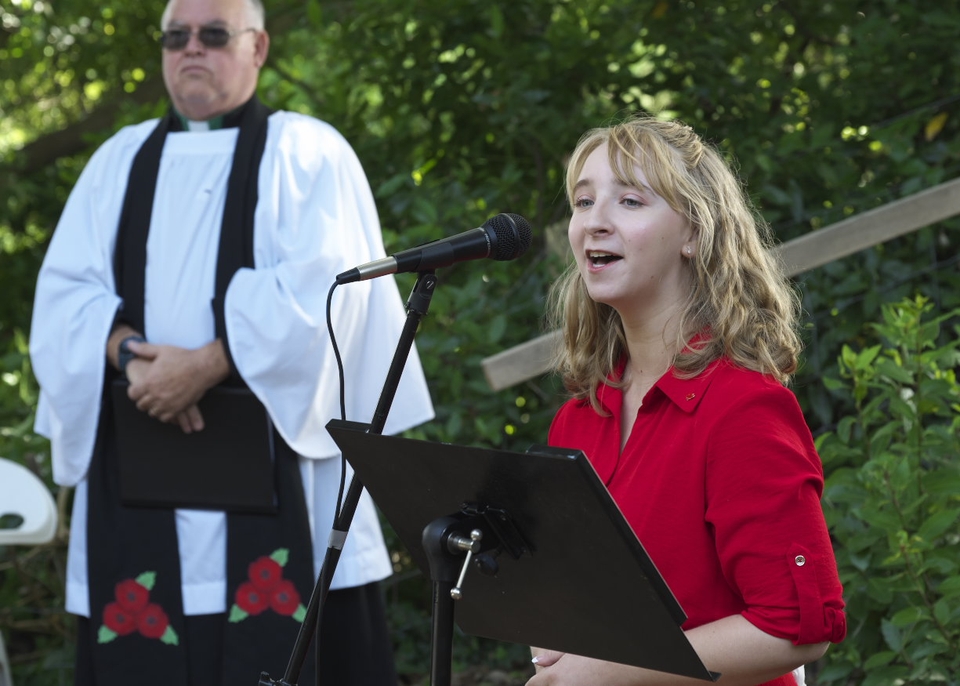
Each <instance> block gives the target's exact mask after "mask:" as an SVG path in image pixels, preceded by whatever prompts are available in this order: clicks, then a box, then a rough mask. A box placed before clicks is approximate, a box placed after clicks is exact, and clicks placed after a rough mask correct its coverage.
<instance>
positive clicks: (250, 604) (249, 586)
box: [236, 581, 270, 615]
mask: <svg viewBox="0 0 960 686" xmlns="http://www.w3.org/2000/svg"><path fill="white" fill-rule="evenodd" d="M236 603H237V606H238V607H239V608H240V609H241V610H243V611H244V612H246V613H247V614H248V615H258V614H260V613H261V612H263V611H264V610H266V609H267V607H269V605H270V598H269V597H268V595H267V594H266V593H264V592H263V591H261V590H260V589H259V588H257V587H256V586H255V585H254V583H253V582H252V581H245V582H244V583H242V584H240V588H238V589H237V596H236Z"/></svg>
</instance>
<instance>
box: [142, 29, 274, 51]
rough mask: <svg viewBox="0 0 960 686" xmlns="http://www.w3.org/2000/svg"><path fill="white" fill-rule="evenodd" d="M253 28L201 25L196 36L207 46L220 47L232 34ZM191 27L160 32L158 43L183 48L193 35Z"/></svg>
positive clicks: (172, 47) (171, 48)
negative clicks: (236, 28)
mask: <svg viewBox="0 0 960 686" xmlns="http://www.w3.org/2000/svg"><path fill="white" fill-rule="evenodd" d="M256 30H257V29H255V28H252V27H251V28H248V29H240V30H237V31H230V30H229V29H225V28H223V27H222V26H201V27H200V28H199V29H197V32H196V33H197V38H199V39H200V42H201V43H203V44H204V46H206V47H208V48H222V47H223V46H225V45H226V44H227V43H229V42H230V39H231V38H233V37H234V36H239V35H240V34H241V33H246V32H247V31H256ZM193 33H194V32H193V29H167V30H166V31H163V32H161V34H160V45H161V46H162V47H163V48H164V49H165V50H183V49H184V48H185V47H187V43H189V42H190V36H192V35H193Z"/></svg>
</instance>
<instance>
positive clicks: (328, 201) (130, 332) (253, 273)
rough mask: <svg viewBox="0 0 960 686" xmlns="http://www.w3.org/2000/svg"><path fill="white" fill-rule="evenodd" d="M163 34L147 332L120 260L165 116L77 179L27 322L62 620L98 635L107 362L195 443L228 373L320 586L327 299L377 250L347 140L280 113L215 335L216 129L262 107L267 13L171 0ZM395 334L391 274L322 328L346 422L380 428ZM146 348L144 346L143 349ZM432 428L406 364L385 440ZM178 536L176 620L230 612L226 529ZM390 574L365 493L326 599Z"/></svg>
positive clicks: (200, 526) (225, 162) (328, 501)
mask: <svg viewBox="0 0 960 686" xmlns="http://www.w3.org/2000/svg"><path fill="white" fill-rule="evenodd" d="M162 26H163V28H164V31H165V35H164V49H163V70H164V79H165V82H166V85H167V90H168V92H169V94H170V96H171V100H172V105H173V108H174V110H175V113H176V115H177V117H178V119H179V120H180V122H181V123H182V130H171V132H170V133H169V134H168V135H167V137H166V142H165V143H164V147H163V152H162V157H161V159H160V163H159V171H158V174H157V181H156V190H155V196H154V202H153V208H152V215H151V217H150V226H151V231H150V233H149V238H148V241H147V245H146V250H147V265H146V269H145V281H144V287H143V292H144V298H143V318H144V327H145V329H146V331H138V330H135V329H133V328H131V327H130V326H129V325H128V324H126V323H124V321H123V319H122V318H121V317H118V313H119V312H122V305H123V303H122V299H121V298H120V296H119V295H118V294H117V286H116V284H115V274H114V264H113V260H114V249H115V246H116V242H117V227H118V221H119V219H120V213H121V208H122V206H123V203H124V198H125V192H126V191H127V187H126V186H127V184H126V181H127V178H128V173H129V170H130V168H131V165H132V163H133V159H134V156H135V155H136V154H137V152H138V150H139V149H140V147H141V145H142V144H143V143H144V141H145V140H146V139H147V137H148V136H149V135H150V134H151V132H152V131H153V130H154V129H155V128H156V126H157V121H156V120H152V121H148V122H144V123H142V124H139V125H135V126H129V127H126V128H124V129H122V130H121V131H120V132H118V133H117V134H116V135H114V136H113V137H112V138H111V139H110V140H108V141H107V142H106V143H105V144H104V145H103V146H101V147H100V148H99V149H98V150H97V151H96V153H95V154H94V155H93V157H92V158H91V160H90V162H89V164H88V165H87V167H86V168H85V169H84V171H83V173H82V174H81V176H80V179H79V181H78V182H77V185H76V187H75V188H74V190H73V192H72V193H71V195H70V198H69V200H68V202H67V204H66V207H65V209H64V212H63V215H62V217H61V219H60V222H59V224H58V226H57V228H56V231H55V233H54V235H53V238H52V240H51V243H50V247H49V250H48V252H47V254H46V257H45V260H44V263H43V267H42V269H41V272H40V275H39V280H38V285H37V292H36V300H35V309H34V314H33V326H32V334H31V342H30V350H31V357H32V360H33V365H34V369H35V372H36V376H37V378H38V380H39V383H40V388H41V396H40V404H39V409H38V412H37V420H36V427H37V430H38V432H40V433H41V434H43V435H45V436H48V437H49V438H50V440H51V449H52V457H53V467H54V477H55V479H56V481H57V483H59V484H61V485H64V486H76V495H75V502H74V514H73V518H72V527H71V538H70V546H69V561H68V570H67V601H66V602H67V609H68V611H69V612H71V613H74V614H77V615H80V616H84V617H90V618H91V622H92V624H93V627H94V629H95V628H96V626H97V625H98V624H99V621H100V620H99V617H92V616H91V607H90V603H89V594H88V566H87V535H86V533H87V532H86V512H87V508H88V505H89V506H90V507H96V506H97V504H96V503H92V502H89V503H88V488H87V484H88V476H89V473H88V472H89V468H90V465H91V455H92V453H93V451H94V446H95V442H96V440H97V431H98V418H99V413H98V411H97V408H99V407H100V403H101V394H102V392H103V387H104V379H105V371H106V370H108V367H107V365H109V366H110V367H114V368H119V367H120V366H121V364H122V366H123V367H124V371H125V372H126V375H127V377H128V378H129V380H130V383H131V386H130V389H131V390H130V395H131V397H132V398H133V399H134V400H135V401H137V406H138V408H139V409H140V410H141V411H143V412H147V413H149V414H150V415H151V416H154V417H156V418H157V419H159V420H161V421H165V422H169V423H172V424H175V425H178V426H180V427H181V429H182V430H184V431H187V432H191V431H198V430H202V429H203V417H202V416H201V415H200V413H199V411H198V410H197V405H196V403H197V400H198V399H199V398H200V397H202V395H203V394H204V392H205V391H206V390H207V389H209V388H210V387H212V386H214V385H215V384H217V383H220V382H221V381H223V380H224V379H225V378H226V377H227V376H228V375H229V373H230V371H231V368H235V370H236V371H237V372H238V373H239V375H240V376H241V377H242V379H243V381H244V382H245V383H246V384H247V385H248V386H249V388H250V389H251V390H252V391H253V393H254V394H255V395H256V397H257V398H258V399H259V400H260V401H261V402H262V403H263V405H264V406H265V407H266V409H267V411H268V412H269V414H270V417H271V418H272V420H273V422H274V424H275V426H276V429H277V431H278V432H279V434H280V436H282V438H283V439H284V440H285V441H286V443H287V444H289V446H290V447H291V448H292V449H293V450H294V451H295V452H296V453H297V454H299V456H300V457H299V465H300V473H301V477H302V480H303V489H304V493H305V500H306V505H307V510H308V512H309V518H310V524H311V528H312V535H313V555H314V565H315V569H314V573H315V574H316V573H319V567H320V563H321V562H322V560H323V555H324V552H325V550H326V547H327V541H328V535H329V531H330V529H331V524H332V519H333V515H334V506H335V502H336V497H337V491H338V487H339V483H340V460H339V459H338V458H339V451H338V448H337V446H336V444H335V443H334V442H333V441H332V439H331V438H330V436H329V435H328V434H327V432H326V430H325V428H324V426H325V424H326V423H327V421H329V420H330V419H332V418H335V417H339V416H340V410H339V399H338V390H339V385H338V375H337V366H336V362H335V358H334V355H333V351H332V348H331V346H330V342H329V338H328V334H327V328H326V320H325V308H326V296H327V293H328V289H329V287H330V285H331V283H332V282H333V280H334V277H335V275H336V274H338V273H340V272H342V271H345V270H347V269H349V268H351V267H354V266H356V265H358V264H362V263H365V262H368V261H371V260H375V259H378V258H380V257H382V256H383V255H384V251H383V246H382V238H381V234H380V226H379V221H378V217H377V212H376V208H375V205H374V201H373V197H372V194H371V192H370V189H369V186H368V183H367V181H366V178H365V176H364V172H363V170H362V168H361V166H360V163H359V161H358V159H357V158H356V156H355V154H354V152H353V150H352V149H351V147H350V146H349V144H348V143H347V142H346V141H345V140H344V139H343V138H342V137H341V135H340V134H339V133H338V132H337V131H336V130H335V129H334V128H333V127H332V126H330V125H328V124H326V123H324V122H321V121H318V120H316V119H314V118H311V117H307V116H304V115H301V114H295V113H290V112H283V111H278V112H274V113H272V114H270V115H269V118H268V120H267V134H266V143H265V146H264V150H263V153H262V160H261V161H260V165H259V170H258V172H257V174H258V176H257V179H258V188H259V200H258V202H257V204H256V208H255V213H254V217H253V221H254V227H255V228H254V236H253V248H254V261H255V268H244V269H240V270H238V271H237V272H236V273H235V274H234V275H233V277H232V279H231V280H230V282H229V287H228V288H227V291H226V299H225V303H224V307H223V310H224V313H223V316H224V322H225V326H226V334H227V335H226V340H222V339H220V338H216V337H215V322H214V312H213V310H212V308H211V305H210V303H211V299H212V298H213V295H214V293H213V289H214V280H215V272H216V266H217V264H216V262H217V246H218V240H219V225H220V220H221V217H222V215H223V210H224V204H225V201H226V194H227V185H228V184H227V178H228V175H229V172H230V169H231V163H232V159H233V155H234V146H235V144H236V141H237V135H238V134H237V131H238V129H237V128H217V126H218V125H219V121H220V120H221V119H222V118H223V117H224V115H227V114H228V113H230V112H231V111H235V110H236V109H237V108H239V107H241V106H242V105H244V103H247V102H248V101H249V100H250V99H251V98H252V97H253V96H254V91H255V89H256V82H257V78H258V74H259V69H260V67H261V66H262V65H263V63H264V60H265V59H266V55H267V48H268V45H269V38H268V35H267V33H266V31H264V30H263V8H262V7H261V6H260V5H259V0H171V2H170V3H169V5H168V7H167V9H166V12H165V13H164V17H163V21H162ZM184 36H185V38H186V42H185V44H183V45H180V44H181V43H183V38H184ZM221 43H222V44H221ZM403 322H404V308H403V303H402V300H401V298H400V295H399V293H398V290H397V287H396V284H395V283H394V281H393V279H392V278H391V277H387V278H380V279H374V280H370V281H365V282H362V283H357V284H352V285H349V286H344V287H341V288H339V289H337V292H336V297H335V299H334V302H333V328H334V332H335V334H336V337H337V342H338V344H339V346H340V349H341V350H342V351H343V355H344V363H345V379H346V382H347V393H346V398H347V418H348V419H352V420H356V421H370V419H371V418H372V416H373V412H374V409H375V407H376V404H377V401H378V398H379V392H380V390H381V388H382V384H383V381H384V378H385V375H386V370H387V368H388V367H389V364H390V360H391V357H392V354H393V351H394V347H395V345H396V341H397V339H398V337H399V333H400V330H401V328H402V326H403ZM141 336H146V340H147V342H138V340H137V338H138V337H141ZM121 342H124V345H125V353H126V355H127V359H125V360H121V359H120V358H121V355H120V353H119V348H120V344H121ZM231 363H232V364H231ZM432 416H433V408H432V405H431V403H430V398H429V394H428V391H427V387H426V383H425V380H424V378H423V372H422V369H421V366H420V362H419V359H418V358H417V356H416V354H415V353H414V354H411V356H410V359H409V360H408V362H407V366H406V368H405V372H404V376H403V380H402V381H401V384H400V389H399V392H398V394H397V397H396V400H395V402H394V403H393V405H392V411H391V413H390V416H389V420H388V421H387V426H386V432H398V431H402V430H405V429H407V428H409V427H412V426H415V425H417V424H419V423H422V422H424V421H427V420H429V419H430V418H432ZM176 532H177V536H178V541H179V553H180V569H181V580H182V600H183V613H184V615H187V616H193V615H210V614H218V613H226V612H228V611H229V608H228V602H227V600H225V599H226V598H227V591H226V588H225V586H226V583H227V582H226V578H225V573H224V566H225V561H224V560H225V555H226V552H225V550H226V542H225V539H226V516H225V515H224V514H223V513H220V512H211V511H199V510H177V512H176ZM391 571H392V567H391V563H390V560H389V558H388V555H387V551H386V548H385V546H384V542H383V538H382V535H381V532H380V528H379V523H378V519H377V515H376V511H375V509H374V506H373V504H372V502H371V501H370V499H369V497H368V496H366V495H364V498H363V500H362V502H361V504H360V507H359V508H358V511H357V514H356V517H355V518H354V520H353V525H352V527H351V529H350V535H349V537H348V539H347V542H346V545H345V547H344V549H343V554H342V557H341V559H340V562H339V565H338V567H337V573H336V576H335V578H334V580H333V584H332V588H333V589H334V590H336V589H343V588H350V587H357V586H361V585H365V584H369V583H371V582H377V581H379V580H381V579H383V578H385V577H386V576H388V575H389V574H390V573H391ZM101 641H102V636H101ZM277 676H279V675H277Z"/></svg>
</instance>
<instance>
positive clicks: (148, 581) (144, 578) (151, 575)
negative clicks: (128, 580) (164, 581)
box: [136, 572, 157, 591]
mask: <svg viewBox="0 0 960 686" xmlns="http://www.w3.org/2000/svg"><path fill="white" fill-rule="evenodd" d="M136 581H137V583H138V584H140V585H141V586H143V587H144V588H145V589H147V590H148V591H152V590H153V587H154V586H155V585H156V583H157V573H156V572H144V573H143V574H141V575H140V576H138V577H137V579H136Z"/></svg>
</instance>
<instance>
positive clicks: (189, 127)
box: [173, 100, 250, 131]
mask: <svg viewBox="0 0 960 686" xmlns="http://www.w3.org/2000/svg"><path fill="white" fill-rule="evenodd" d="M249 102H250V101H249V100H248V101H247V102H245V103H244V104H242V105H240V107H237V108H235V109H232V110H230V111H229V112H227V113H226V114H221V115H220V116H219V117H214V118H213V119H208V120H206V121H194V120H192V119H187V118H186V117H185V116H183V115H182V114H180V112H178V111H177V110H176V108H174V110H173V113H174V114H175V115H177V120H178V121H179V122H180V130H181V131H216V130H218V129H231V128H236V127H238V126H240V115H242V114H243V109H244V108H245V107H246V106H247V104H248V103H249Z"/></svg>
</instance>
